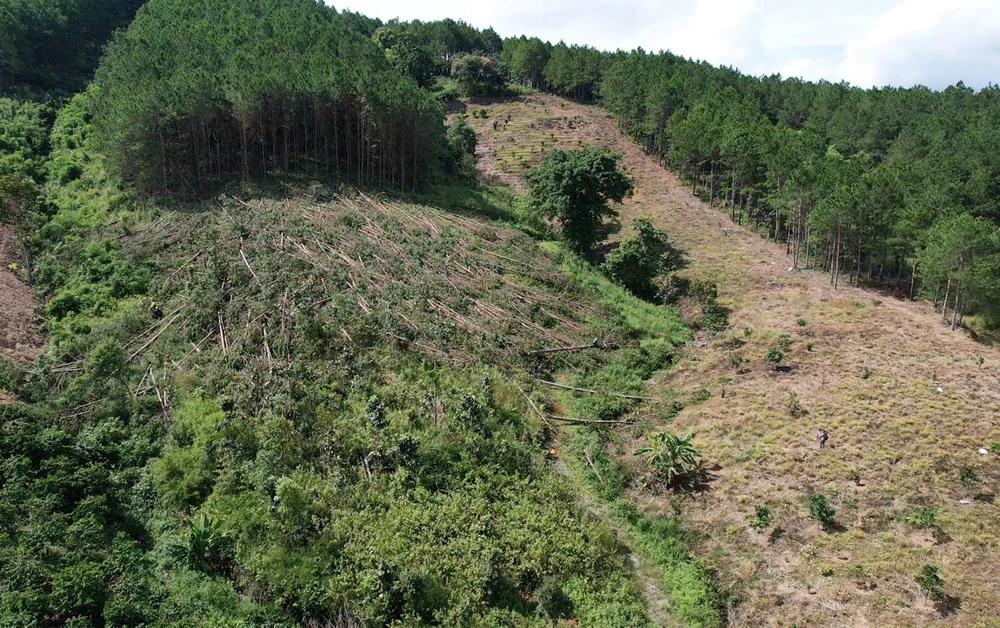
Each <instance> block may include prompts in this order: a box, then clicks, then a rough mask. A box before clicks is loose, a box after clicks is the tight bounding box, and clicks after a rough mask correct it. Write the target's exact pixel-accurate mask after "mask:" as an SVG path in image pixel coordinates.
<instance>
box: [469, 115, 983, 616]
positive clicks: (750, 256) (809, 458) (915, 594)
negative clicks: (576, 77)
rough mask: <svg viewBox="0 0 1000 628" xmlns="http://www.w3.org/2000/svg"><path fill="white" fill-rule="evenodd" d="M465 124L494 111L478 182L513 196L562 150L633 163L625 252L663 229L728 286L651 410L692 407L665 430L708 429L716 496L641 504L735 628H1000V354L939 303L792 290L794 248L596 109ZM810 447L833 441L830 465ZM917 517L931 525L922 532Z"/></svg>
mask: <svg viewBox="0 0 1000 628" xmlns="http://www.w3.org/2000/svg"><path fill="white" fill-rule="evenodd" d="M473 108H474V109H475V110H476V111H477V112H478V111H479V110H480V109H486V110H487V117H486V118H475V119H473V118H470V123H472V124H473V125H474V126H475V127H476V129H477V131H478V132H479V135H480V148H479V158H480V161H479V163H480V167H481V168H482V169H483V171H484V174H485V175H486V176H487V177H488V178H490V179H492V180H494V181H497V182H503V183H509V184H511V185H513V187H515V188H517V189H523V187H522V185H521V183H520V181H519V179H518V178H517V177H518V175H520V174H522V173H523V172H524V171H525V170H526V169H527V168H529V167H531V166H532V165H534V164H535V163H537V162H538V160H539V159H540V158H541V156H542V155H543V154H544V152H545V151H547V150H549V149H551V148H556V147H557V148H563V149H573V148H577V147H579V146H582V145H588V144H603V145H607V146H609V147H611V148H612V149H613V150H616V151H618V152H620V153H622V154H624V155H625V163H626V165H627V167H628V169H629V170H630V172H631V173H632V174H633V175H634V176H635V177H636V179H637V190H636V194H635V196H634V197H633V198H632V199H630V200H628V201H627V202H626V203H625V204H624V206H623V207H622V208H621V222H622V224H623V225H625V228H624V229H623V231H622V234H625V233H627V231H628V227H627V225H628V224H629V222H630V221H631V219H632V218H633V217H636V216H640V215H644V216H649V217H651V218H652V219H653V220H654V222H655V223H656V224H657V225H658V226H660V227H661V228H663V229H665V230H666V231H667V233H668V235H669V237H670V240H671V242H672V243H673V244H674V245H675V246H676V247H677V248H678V249H680V250H681V251H682V252H683V253H684V255H685V257H686V261H687V266H686V268H685V269H684V270H683V271H682V273H683V274H685V275H687V276H689V277H692V278H699V279H709V280H711V281H714V282H716V283H717V284H718V287H719V293H720V302H721V303H722V304H723V305H724V306H726V307H727V308H728V309H729V310H730V312H731V314H730V327H729V329H728V330H727V331H726V332H723V333H722V334H719V335H717V336H715V337H711V338H704V339H703V340H702V341H701V342H698V341H696V342H695V343H692V345H691V346H689V347H688V348H687V349H686V351H685V353H684V355H683V356H682V359H681V360H680V362H679V363H678V364H677V365H676V367H675V368H673V369H672V370H670V371H669V372H668V373H667V374H666V375H665V376H664V377H662V378H661V379H659V380H657V381H654V382H652V384H651V389H652V394H658V395H662V396H674V395H676V396H677V398H680V399H686V400H691V399H698V400H700V401H698V402H697V403H688V405H687V407H685V409H684V410H683V411H681V412H680V414H679V415H678V416H677V417H676V418H674V419H672V420H671V421H669V425H670V428H671V429H673V430H675V431H686V430H688V429H689V428H693V429H695V430H696V432H697V438H696V444H697V446H698V447H699V449H700V450H701V452H702V454H703V456H704V460H705V462H706V464H707V466H708V467H710V468H711V469H712V471H711V475H712V477H713V478H714V479H713V481H711V482H710V485H709V488H708V489H707V490H706V491H704V492H702V493H700V494H697V495H693V496H690V497H684V498H677V497H672V496H670V495H664V494H660V495H654V494H651V493H649V492H648V491H639V490H636V491H635V493H634V494H633V498H634V500H635V501H636V502H638V503H640V504H641V505H643V506H645V507H647V508H648V509H650V510H651V511H654V512H656V511H662V512H672V511H673V509H675V508H677V509H679V510H680V512H681V513H682V514H683V517H684V518H685V519H686V520H688V521H689V522H690V523H691V524H692V525H694V526H695V527H696V528H697V529H698V530H699V531H700V532H701V533H702V534H703V541H702V543H701V546H700V554H701V555H703V556H704V557H705V558H706V560H707V561H709V563H710V564H712V565H714V566H716V567H717V568H718V569H719V570H720V573H722V574H724V575H723V576H722V579H723V582H722V584H723V585H724V586H725V587H726V588H727V589H729V590H730V591H731V592H733V593H735V594H736V596H737V597H739V598H742V602H741V603H739V604H738V605H737V607H736V608H735V609H734V611H733V612H732V613H731V615H730V620H731V622H732V623H734V624H736V625H759V624H769V625H792V624H794V623H797V624H798V625H800V626H802V625H843V626H865V625H871V626H884V625H920V624H933V623H946V624H949V625H961V626H971V625H1000V620H998V619H997V614H998V609H1000V566H998V558H1000V514H998V509H997V506H996V505H995V503H994V502H995V499H996V494H995V491H996V486H997V481H998V480H1000V460H998V456H997V454H996V453H995V452H990V453H988V454H986V455H982V454H980V453H979V450H980V449H981V448H986V449H988V448H989V443H990V442H992V441H1000V432H998V429H997V425H996V421H995V419H994V416H995V412H996V411H997V408H998V407H1000V406H998V403H1000V378H998V374H1000V360H998V359H997V354H996V352H995V351H994V350H993V349H989V348H986V347H984V346H982V345H980V344H978V343H976V342H975V341H973V340H972V339H970V338H969V337H968V335H967V334H965V333H964V332H961V331H960V332H955V333H952V332H951V331H949V330H948V328H947V327H946V326H945V325H943V324H942V323H941V321H940V314H938V313H936V312H934V311H933V309H932V308H931V306H930V305H929V304H927V303H911V302H907V301H903V300H898V299H895V298H893V297H889V296H885V295H882V294H879V293H876V292H872V291H867V290H863V289H857V288H845V287H841V288H840V289H838V290H834V289H833V288H832V287H831V286H830V284H829V278H828V277H827V276H826V275H824V274H822V273H818V272H812V271H805V272H791V271H790V270H789V266H790V258H789V257H787V256H786V255H785V247H784V245H783V244H774V243H771V242H768V241H766V240H765V239H762V238H760V237H758V236H757V235H756V234H754V233H752V232H750V231H748V230H746V229H744V228H741V227H738V226H736V225H734V224H732V223H731V222H730V221H729V219H728V216H727V215H726V213H725V210H724V209H718V208H709V207H708V206H707V205H706V204H705V203H703V202H701V201H700V200H698V199H697V198H695V197H693V196H692V194H691V190H690V188H689V187H687V186H686V185H684V184H682V183H681V182H680V181H679V180H678V179H677V178H676V177H675V176H674V175H672V174H671V173H669V172H668V171H666V170H664V169H662V168H661V167H660V166H659V165H658V164H657V163H655V161H654V160H652V159H650V158H649V157H647V156H646V155H645V154H643V153H642V152H641V151H640V150H639V149H638V148H637V147H635V146H634V145H633V144H631V143H630V142H629V141H628V140H627V139H626V138H625V137H624V136H623V135H621V134H620V133H619V132H618V131H617V130H616V129H615V127H614V124H613V122H612V121H611V120H610V119H609V118H608V116H607V114H606V113H604V112H603V111H601V110H600V109H597V108H594V107H588V106H582V105H578V104H575V103H572V102H569V101H565V100H563V99H559V98H555V97H550V96H530V97H526V98H523V99H520V100H516V101H509V102H501V103H484V104H475V105H469V109H470V111H471V110H472V109H473ZM620 236H621V234H619V235H618V236H614V237H620ZM783 334H787V336H788V338H787V339H782V338H781V336H782V335H783ZM783 341H784V342H786V343H787V342H790V349H788V350H786V351H785V352H784V353H785V360H784V363H783V364H784V365H786V366H788V367H790V371H789V372H787V373H776V372H774V371H773V370H772V369H770V368H768V367H767V366H766V365H765V364H764V360H763V357H764V355H765V353H766V352H767V351H768V349H769V348H771V347H775V346H778V345H779V344H781V343H782V342H783ZM703 390H704V391H707V393H703V392H700V391H703ZM699 393H700V394H699ZM792 393H794V395H795V396H796V397H797V399H798V404H799V406H800V410H799V411H798V412H792V411H790V409H789V405H790V404H789V397H790V395H791V394H792ZM663 423H664V424H667V423H668V422H667V420H666V419H665V418H664V420H663ZM818 428H824V429H826V430H827V431H828V432H829V433H830V436H831V439H830V443H829V446H828V447H827V448H826V449H823V450H821V449H819V448H818V444H817V440H816V433H817V429H818ZM641 444H642V441H641V440H635V441H632V442H627V443H626V446H625V447H624V452H623V454H622V459H623V461H625V462H627V463H628V464H635V462H634V459H633V457H632V456H631V452H632V451H633V450H634V449H635V448H638V447H639V446H641ZM812 492H817V493H822V494H824V495H826V496H827V497H828V498H829V499H830V502H831V504H832V505H833V506H834V508H835V509H836V523H837V527H836V529H835V530H833V531H830V532H825V531H823V530H822V529H821V527H820V526H819V524H818V523H817V522H815V521H814V520H812V519H811V518H810V517H809V515H808V513H807V512H806V510H805V508H804V506H803V505H802V499H803V497H804V496H805V495H806V494H808V493H812ZM758 505H766V506H768V507H770V509H771V511H772V513H773V524H772V525H770V526H768V527H767V528H766V529H765V530H764V531H763V532H760V533H759V532H755V531H754V530H753V529H751V527H750V526H749V525H748V522H747V520H748V517H750V516H751V515H752V513H753V512H754V509H755V508H756V506H758ZM919 508H925V509H931V510H923V511H922V513H923V514H924V515H927V513H931V512H932V513H933V515H934V517H933V519H934V521H933V523H929V522H928V520H927V518H926V516H925V517H924V518H923V519H922V520H921V519H920V518H919V517H914V516H913V515H914V514H915V513H917V512H918V510H917V509H919ZM908 519H909V521H908ZM913 521H919V522H920V525H923V526H925V527H918V525H917V524H915V523H913ZM925 564H932V565H937V566H939V567H940V569H941V576H942V578H943V579H944V581H945V587H944V588H945V592H946V593H947V594H948V595H949V599H948V601H947V602H946V603H945V604H944V605H937V606H935V605H932V604H931V603H929V602H927V601H926V600H925V598H924V595H923V593H922V592H921V591H920V588H919V587H918V585H917V584H916V583H915V582H914V577H915V576H916V574H917V573H918V572H919V571H920V569H921V567H922V566H923V565H925Z"/></svg>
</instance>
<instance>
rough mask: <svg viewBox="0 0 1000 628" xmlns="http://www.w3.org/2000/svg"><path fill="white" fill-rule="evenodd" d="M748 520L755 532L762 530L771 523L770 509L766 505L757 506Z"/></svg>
mask: <svg viewBox="0 0 1000 628" xmlns="http://www.w3.org/2000/svg"><path fill="white" fill-rule="evenodd" d="M749 521H750V527H751V528H753V529H754V530H756V531H757V532H763V531H764V530H765V529H766V528H768V527H769V526H770V525H771V509H770V508H769V507H768V506H757V508H756V509H755V510H754V514H753V516H752V517H750V519H749Z"/></svg>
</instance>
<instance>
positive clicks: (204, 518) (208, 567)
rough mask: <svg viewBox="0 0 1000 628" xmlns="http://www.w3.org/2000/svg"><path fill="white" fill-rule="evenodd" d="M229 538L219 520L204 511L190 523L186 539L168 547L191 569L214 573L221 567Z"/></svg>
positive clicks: (173, 554) (175, 558) (179, 560)
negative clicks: (221, 527) (223, 531)
mask: <svg viewBox="0 0 1000 628" xmlns="http://www.w3.org/2000/svg"><path fill="white" fill-rule="evenodd" d="M227 543H228V538H227V537H226V535H225V534H224V533H222V531H221V529H220V526H219V522H218V521H217V520H215V519H213V518H211V517H209V516H208V515H206V514H204V513H202V515H201V517H200V518H199V519H197V520H194V519H193V520H191V522H190V523H189V524H188V530H187V535H186V538H185V539H184V541H182V542H179V543H178V542H175V543H173V544H171V545H170V546H169V547H168V552H169V553H170V555H171V556H172V557H173V558H174V560H176V561H178V562H181V563H185V564H187V565H188V566H189V567H190V568H191V569H194V570H195V571H200V572H202V573H204V574H212V573H213V572H215V571H216V570H217V569H218V568H219V567H221V565H222V562H223V560H224V551H225V549H226V547H227Z"/></svg>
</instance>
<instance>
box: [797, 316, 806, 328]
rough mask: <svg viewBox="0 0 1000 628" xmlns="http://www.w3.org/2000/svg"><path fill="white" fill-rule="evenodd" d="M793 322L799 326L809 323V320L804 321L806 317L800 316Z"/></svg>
mask: <svg viewBox="0 0 1000 628" xmlns="http://www.w3.org/2000/svg"><path fill="white" fill-rule="evenodd" d="M795 322H796V323H798V325H799V327H805V326H806V325H808V324H809V322H808V321H806V319H804V318H800V319H799V320H797V321H795Z"/></svg>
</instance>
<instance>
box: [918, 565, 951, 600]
mask: <svg viewBox="0 0 1000 628" xmlns="http://www.w3.org/2000/svg"><path fill="white" fill-rule="evenodd" d="M914 580H915V581H916V583H917V585H918V586H920V590H921V591H923V593H924V597H926V598H927V599H930V600H932V601H934V602H944V601H945V600H946V599H947V598H946V597H945V594H944V580H942V579H941V575H940V573H939V571H938V568H937V566H935V565H924V566H923V568H922V569H921V570H920V573H918V574H917V577H916V578H915V579H914Z"/></svg>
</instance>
